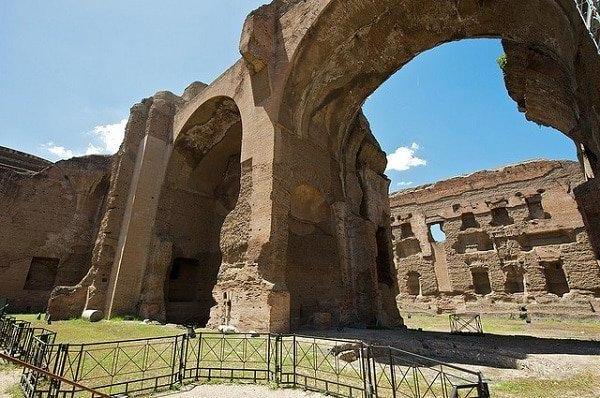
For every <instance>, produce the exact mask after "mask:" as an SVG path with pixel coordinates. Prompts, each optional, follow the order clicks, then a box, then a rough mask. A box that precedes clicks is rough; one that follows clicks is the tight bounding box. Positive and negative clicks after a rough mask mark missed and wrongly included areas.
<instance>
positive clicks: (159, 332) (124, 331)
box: [14, 314, 185, 343]
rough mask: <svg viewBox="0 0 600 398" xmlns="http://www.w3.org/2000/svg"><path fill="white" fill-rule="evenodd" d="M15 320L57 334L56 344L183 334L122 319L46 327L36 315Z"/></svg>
mask: <svg viewBox="0 0 600 398" xmlns="http://www.w3.org/2000/svg"><path fill="white" fill-rule="evenodd" d="M14 316H15V317H16V318H17V319H22V320H25V321H29V322H31V325H32V326H33V327H42V328H45V329H48V330H52V331H54V332H56V333H57V336H56V343H95V342H100V341H117V340H126V339H137V338H149V337H164V336H174V335H178V334H183V333H185V331H184V330H182V329H178V328H173V327H166V326H157V325H146V324H143V323H141V322H139V321H123V320H122V319H114V320H103V321H100V322H95V323H91V322H88V321H84V320H82V319H72V320H69V321H53V322H52V324H51V325H48V324H47V323H46V322H45V321H44V320H43V319H42V320H37V319H36V317H37V316H36V315H29V314H27V315H23V314H21V315H14Z"/></svg>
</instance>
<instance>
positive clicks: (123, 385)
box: [0, 318, 489, 398]
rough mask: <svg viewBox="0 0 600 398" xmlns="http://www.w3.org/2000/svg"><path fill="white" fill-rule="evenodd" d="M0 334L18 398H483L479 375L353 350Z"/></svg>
mask: <svg viewBox="0 0 600 398" xmlns="http://www.w3.org/2000/svg"><path fill="white" fill-rule="evenodd" d="M7 324H10V325H12V326H10V327H5V326H6V325H7ZM16 325H23V326H16ZM14 330H20V332H19V333H20V335H19V333H15V332H14ZM5 331H6V332H5ZM11 331H12V332H11ZM0 333H1V334H0V341H1V342H2V344H1V347H0V348H4V349H6V350H9V349H10V348H9V347H15V346H17V347H19V349H18V353H19V355H20V358H21V360H23V361H25V362H27V363H29V364H31V367H32V368H31V369H27V368H26V369H25V370H24V371H23V375H22V377H21V387H22V390H23V392H24V394H25V396H26V397H27V398H34V397H35V398H37V397H50V398H54V397H65V398H67V397H74V396H88V395H89V394H90V393H89V391H87V390H83V389H82V388H81V387H82V386H83V387H85V388H86V389H91V390H94V391H97V392H99V393H102V394H106V395H111V396H115V395H121V394H128V395H131V394H136V393H139V394H148V393H152V392H154V391H160V390H166V389H169V388H173V387H176V386H180V385H182V384H184V383H188V382H194V381H210V380H222V381H230V382H247V383H258V382H270V383H275V384H277V385H279V386H281V387H298V388H304V389H306V390H311V391H317V392H323V393H326V394H328V395H331V396H335V397H364V398H375V397H390V398H396V397H413V398H419V397H443V398H460V397H469V398H476V397H479V398H487V397H489V392H488V389H487V384H486V383H485V382H484V380H483V378H482V376H481V374H480V373H478V372H473V371H470V370H468V369H464V368H460V367H457V366H453V365H449V364H445V363H442V362H439V361H435V360H433V359H430V358H425V357H422V356H419V355H416V354H413V353H410V352H406V351H402V350H398V349H395V348H392V347H383V346H376V345H368V344H365V343H363V342H361V341H355V340H341V339H328V338H316V337H311V336H301V335H276V334H268V333H267V334H227V335H225V334H220V333H198V334H197V335H194V336H190V335H187V334H184V335H178V336H171V337H156V338H147V339H133V340H125V341H114V342H103V343H92V344H55V343H54V338H55V334H54V333H53V332H50V331H48V330H45V329H40V328H31V327H30V325H26V323H19V321H16V320H14V319H7V318H4V319H2V320H0ZM23 336H25V337H23ZM36 368H37V369H41V370H42V371H43V372H42V371H39V370H37V371H36ZM44 372H47V373H44ZM48 374H52V375H55V376H56V377H55V378H50V377H48Z"/></svg>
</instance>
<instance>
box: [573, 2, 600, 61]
mask: <svg viewBox="0 0 600 398" xmlns="http://www.w3.org/2000/svg"><path fill="white" fill-rule="evenodd" d="M575 4H576V5H577V9H578V10H579V13H580V14H581V17H582V18H583V21H584V23H585V26H586V27H587V29H588V31H589V32H590V36H591V37H592V40H593V41H594V43H595V44H596V48H598V51H599V52H600V1H599V0H575Z"/></svg>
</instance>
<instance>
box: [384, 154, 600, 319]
mask: <svg viewBox="0 0 600 398" xmlns="http://www.w3.org/2000/svg"><path fill="white" fill-rule="evenodd" d="M583 181H584V176H583V174H582V173H581V169H580V167H579V164H577V163H576V162H568V161H532V162H527V163H523V164H519V165H514V166H508V167H505V168H502V169H499V170H494V171H482V172H478V173H475V174H472V175H469V176H465V177H457V178H453V179H450V180H446V181H441V182H438V183H436V184H433V185H429V186H424V187H419V188H416V189H410V190H406V191H402V192H399V193H396V194H392V195H391V197H390V201H391V206H392V234H393V242H394V247H395V252H394V255H395V263H396V268H397V271H398V280H399V283H400V295H399V296H398V299H399V300H398V301H399V305H400V308H401V310H404V311H409V312H410V311H426V312H439V313H441V312H465V311H466V312H482V313H509V314H516V313H518V312H519V311H520V310H521V308H522V307H525V308H527V310H528V312H530V313H538V314H546V315H567V316H575V315H593V314H594V313H595V311H596V310H597V309H598V308H599V305H600V300H598V299H597V297H599V296H600V295H599V293H600V267H599V266H598V262H597V260H596V256H595V253H594V251H593V248H592V246H591V244H590V241H589V236H588V234H587V232H586V230H585V226H584V223H583V219H582V218H581V215H580V213H579V210H578V207H577V203H576V202H575V199H574V197H573V187H575V186H578V185H580V184H581V183H582V182H583Z"/></svg>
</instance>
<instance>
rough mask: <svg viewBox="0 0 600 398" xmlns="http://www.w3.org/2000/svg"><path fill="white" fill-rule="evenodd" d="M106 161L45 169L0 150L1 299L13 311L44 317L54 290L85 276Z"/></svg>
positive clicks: (105, 188) (101, 205)
mask: <svg viewBox="0 0 600 398" xmlns="http://www.w3.org/2000/svg"><path fill="white" fill-rule="evenodd" d="M110 161H111V158H110V157H106V156H89V157H85V158H74V159H71V160H65V161H61V162H57V163H55V164H52V163H51V162H48V161H46V160H43V159H40V158H36V157H34V156H32V155H28V154H25V153H22V152H18V151H14V150H10V149H8V148H0V203H1V209H2V214H1V215H0V259H1V262H0V281H1V283H0V296H2V297H6V298H8V299H9V300H10V304H11V308H12V309H13V310H15V311H43V310H44V309H45V308H46V307H47V305H48V298H49V297H50V292H51V291H52V289H53V288H54V287H55V286H60V285H72V284H76V283H78V282H79V281H80V280H81V278H83V276H84V275H85V274H86V273H87V272H88V270H89V268H90V261H91V257H92V249H93V247H94V241H95V239H96V235H97V234H98V229H99V227H100V224H99V221H100V217H101V215H102V213H103V212H104V208H105V199H106V195H107V193H108V186H109V178H108V176H109V165H110Z"/></svg>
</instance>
